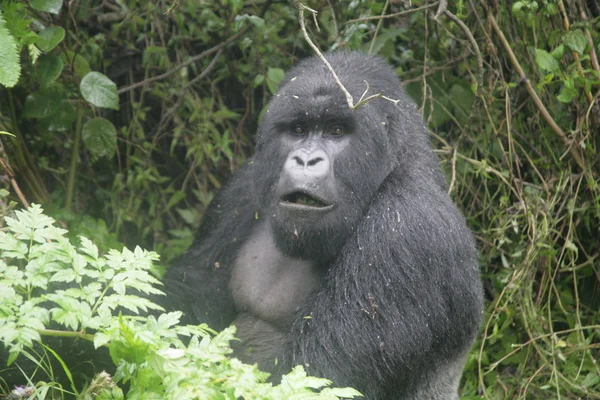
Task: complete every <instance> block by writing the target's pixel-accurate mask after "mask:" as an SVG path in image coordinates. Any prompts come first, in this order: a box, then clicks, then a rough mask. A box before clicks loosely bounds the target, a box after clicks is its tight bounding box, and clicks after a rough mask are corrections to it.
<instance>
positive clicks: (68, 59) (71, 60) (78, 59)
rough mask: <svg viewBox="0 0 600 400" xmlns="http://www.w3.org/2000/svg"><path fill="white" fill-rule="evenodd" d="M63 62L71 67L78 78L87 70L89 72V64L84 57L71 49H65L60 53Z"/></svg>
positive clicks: (86, 72) (84, 74)
mask: <svg viewBox="0 0 600 400" xmlns="http://www.w3.org/2000/svg"><path fill="white" fill-rule="evenodd" d="M60 56H61V58H62V60H63V62H64V63H65V64H66V65H67V66H69V67H71V68H73V72H75V75H77V76H78V77H80V78H83V77H84V76H86V75H87V74H88V73H89V72H91V70H92V69H91V68H90V64H89V63H88V62H87V60H86V59H85V58H83V57H82V56H80V55H79V54H75V53H74V52H72V51H71V50H67V51H65V52H63V53H61V54H60Z"/></svg>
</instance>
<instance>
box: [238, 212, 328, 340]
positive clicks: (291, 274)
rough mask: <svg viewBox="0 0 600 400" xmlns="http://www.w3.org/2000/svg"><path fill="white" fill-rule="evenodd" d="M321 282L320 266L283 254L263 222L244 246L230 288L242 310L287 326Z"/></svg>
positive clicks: (270, 321)
mask: <svg viewBox="0 0 600 400" xmlns="http://www.w3.org/2000/svg"><path fill="white" fill-rule="evenodd" d="M319 281H320V274H319V271H318V269H317V267H316V266H314V265H313V264H312V263H311V262H308V261H304V260H298V259H293V258H290V257H287V256H286V255H284V254H283V253H281V251H279V250H278V249H277V247H276V246H275V241H274V239H273V236H272V233H271V230H270V228H269V224H268V223H263V224H260V225H259V226H257V228H256V229H255V230H254V232H253V234H252V235H251V238H250V239H248V240H247V241H246V242H245V243H244V244H243V245H242V248H241V250H240V253H239V255H238V257H237V259H236V261H235V264H234V268H233V275H232V278H231V291H232V294H233V300H234V302H235V305H236V307H237V309H238V311H239V312H240V313H249V314H252V315H253V316H254V317H256V318H258V319H261V320H263V321H267V322H269V323H271V324H273V325H275V326H278V327H279V328H283V329H285V328H287V327H289V326H290V325H291V323H292V321H293V320H294V317H295V314H296V312H297V311H298V309H299V308H300V306H301V305H302V304H303V302H304V300H305V299H306V298H307V297H308V295H310V293H311V292H312V291H313V290H314V289H316V288H317V286H318V285H319Z"/></svg>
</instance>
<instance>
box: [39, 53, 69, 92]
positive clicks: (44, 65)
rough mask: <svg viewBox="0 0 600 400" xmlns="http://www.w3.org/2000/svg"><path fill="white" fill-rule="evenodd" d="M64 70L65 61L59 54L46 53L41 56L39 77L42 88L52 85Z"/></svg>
mask: <svg viewBox="0 0 600 400" xmlns="http://www.w3.org/2000/svg"><path fill="white" fill-rule="evenodd" d="M62 70H63V62H62V60H61V59H60V58H59V57H58V56H54V55H46V56H42V57H40V61H39V63H38V78H39V80H40V85H41V86H42V88H47V87H48V86H50V85H51V84H52V83H53V82H54V81H55V80H56V78H58V77H59V76H60V74H61V72H62Z"/></svg>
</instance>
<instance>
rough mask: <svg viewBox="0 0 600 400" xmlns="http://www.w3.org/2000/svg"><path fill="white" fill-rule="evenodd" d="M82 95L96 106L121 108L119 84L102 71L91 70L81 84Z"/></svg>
mask: <svg viewBox="0 0 600 400" xmlns="http://www.w3.org/2000/svg"><path fill="white" fill-rule="evenodd" d="M79 89H80V90H81V95H82V96H83V98H84V99H86V100H87V101H89V102H90V103H92V104H93V105H95V106H96V107H104V108H112V109H113V110H118V109H119V95H118V94H117V85H115V83H114V82H113V81H111V80H110V79H109V78H108V77H107V76H106V75H104V74H101V73H100V72H95V71H94V72H90V73H88V74H87V75H86V76H84V77H83V79H82V80H81V83H80V84H79Z"/></svg>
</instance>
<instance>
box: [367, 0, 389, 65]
mask: <svg viewBox="0 0 600 400" xmlns="http://www.w3.org/2000/svg"><path fill="white" fill-rule="evenodd" d="M389 5H390V0H385V5H384V6H383V10H381V16H382V17H383V16H384V15H385V12H386V11H387V8H388V6H389ZM381 25H383V18H380V19H379V21H377V27H376V28H375V34H373V40H371V46H369V55H370V54H371V53H372V52H373V47H374V46H375V41H376V40H377V33H378V32H379V30H380V29H381Z"/></svg>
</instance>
